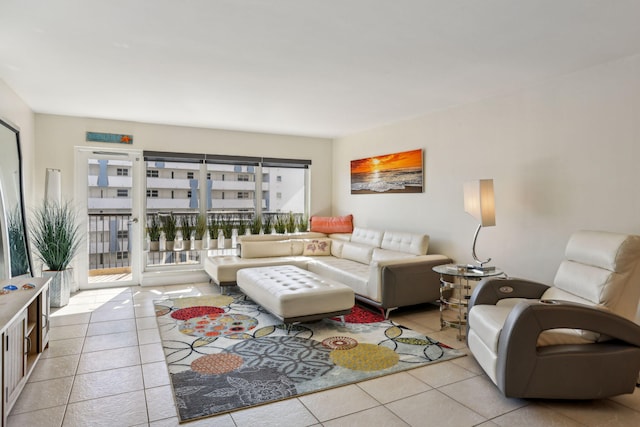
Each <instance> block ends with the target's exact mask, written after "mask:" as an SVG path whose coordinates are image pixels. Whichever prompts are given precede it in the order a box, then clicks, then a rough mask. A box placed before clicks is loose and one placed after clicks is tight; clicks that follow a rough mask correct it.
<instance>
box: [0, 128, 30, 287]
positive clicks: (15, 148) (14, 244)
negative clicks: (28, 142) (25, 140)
mask: <svg viewBox="0 0 640 427" xmlns="http://www.w3.org/2000/svg"><path fill="white" fill-rule="evenodd" d="M0 153H2V154H1V155H0V235H1V238H0V278H2V279H9V278H11V277H17V276H31V275H32V271H33V270H32V268H31V257H30V256H29V243H28V238H27V231H26V230H27V229H26V222H25V218H26V216H25V208H24V195H23V192H22V166H21V155H20V132H19V131H18V129H17V128H16V127H14V126H12V125H11V124H9V123H8V122H6V121H3V120H0Z"/></svg>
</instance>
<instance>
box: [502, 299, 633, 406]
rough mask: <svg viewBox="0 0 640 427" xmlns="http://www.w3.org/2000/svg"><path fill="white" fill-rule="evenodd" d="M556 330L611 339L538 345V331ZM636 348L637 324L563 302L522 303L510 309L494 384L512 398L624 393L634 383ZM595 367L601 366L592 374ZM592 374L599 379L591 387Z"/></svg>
mask: <svg viewBox="0 0 640 427" xmlns="http://www.w3.org/2000/svg"><path fill="white" fill-rule="evenodd" d="M556 328H577V329H584V330H590V331H594V332H599V333H601V334H605V335H607V336H608V337H611V338H613V339H611V340H608V341H604V342H597V343H593V344H559V345H551V346H546V347H537V341H538V336H539V335H540V333H541V332H542V331H545V330H548V329H556ZM639 348H640V325H637V324H635V323H633V322H632V321H630V320H628V319H625V318H623V317H621V316H618V315H616V314H613V313H611V312H608V311H605V310H603V309H599V308H595V307H591V306H587V305H583V304H577V303H572V302H566V301H557V300H547V301H544V300H543V301H542V302H541V301H523V302H520V303H518V304H517V305H516V306H515V307H514V308H513V309H512V310H511V312H510V313H509V316H507V319H506V321H505V324H504V327H503V329H502V332H501V333H500V337H499V340H498V360H497V367H496V384H497V385H498V387H499V388H500V390H502V392H503V393H504V394H505V395H506V396H510V397H541V396H546V397H555V398H558V397H560V398H567V397H571V398H593V396H602V397H606V396H609V395H614V394H620V393H628V392H629V391H628V389H629V387H631V389H633V386H634V385H635V382H636V379H637V374H638V366H640V364H639V363H638V356H639V354H640V352H639ZM598 364H604V366H600V368H599V370H598V371H597V372H596V373H594V372H593V366H599V365H598ZM590 374H594V375H598V378H599V380H598V381H597V382H596V384H595V386H594V382H593V380H591V379H589V376H590ZM569 377H570V378H571V381H567V378H569ZM594 387H595V388H594Z"/></svg>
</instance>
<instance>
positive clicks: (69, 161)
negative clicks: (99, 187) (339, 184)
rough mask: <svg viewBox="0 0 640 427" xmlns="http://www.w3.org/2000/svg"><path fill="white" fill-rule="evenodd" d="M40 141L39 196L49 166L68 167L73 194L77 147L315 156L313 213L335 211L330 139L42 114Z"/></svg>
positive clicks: (68, 191) (65, 176) (65, 174)
mask: <svg viewBox="0 0 640 427" xmlns="http://www.w3.org/2000/svg"><path fill="white" fill-rule="evenodd" d="M87 131H92V132H108V133H116V134H129V135H133V144H132V145H125V144H107V143H102V144H101V143H96V142H86V141H85V139H86V132H87ZM36 141H37V143H36V147H37V152H36V156H35V170H34V171H33V175H34V179H35V182H36V193H37V197H38V198H37V200H40V198H42V197H43V196H44V182H45V170H46V169H47V168H56V169H60V170H61V171H62V187H63V194H64V195H66V196H67V197H68V198H71V197H73V188H74V179H75V177H74V164H73V162H74V147H75V146H84V147H108V148H111V149H118V148H122V149H139V150H145V149H146V150H156V151H174V152H194V153H207V154H225V155H244V156H259V157H280V158H293V159H310V160H311V161H312V165H311V176H312V179H311V193H312V195H313V196H312V201H311V214H317V215H328V214H330V213H331V170H332V161H333V157H332V149H333V145H332V141H331V140H329V139H322V138H309V137H298V136H287V135H273V134H261V133H250V132H236V131H224V130H215V129H201V128H190V127H180V126H167V125H156V124H146V123H137V122H126V121H115V120H101V119H89V118H81V117H68V116H56V115H47V114H36Z"/></svg>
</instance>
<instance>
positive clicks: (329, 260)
mask: <svg viewBox="0 0 640 427" xmlns="http://www.w3.org/2000/svg"><path fill="white" fill-rule="evenodd" d="M307 269H308V270H309V271H311V272H313V273H315V274H317V275H319V276H322V277H327V278H329V279H332V280H336V281H338V282H340V283H344V284H345V285H347V286H349V287H350V288H351V289H353V291H354V292H355V293H356V294H359V295H363V296H366V297H369V298H372V299H376V298H374V297H377V295H376V294H375V292H374V293H372V292H371V290H370V289H369V283H368V279H369V266H368V265H366V264H361V263H359V262H355V261H350V260H348V259H344V258H335V257H312V259H311V261H310V262H309V263H308V264H307ZM376 301H379V299H376Z"/></svg>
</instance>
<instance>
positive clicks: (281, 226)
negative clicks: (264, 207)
mask: <svg viewBox="0 0 640 427" xmlns="http://www.w3.org/2000/svg"><path fill="white" fill-rule="evenodd" d="M273 228H274V230H275V231H276V233H278V234H284V233H286V232H287V219H286V217H285V216H284V215H277V216H276V222H275V224H274V225H273Z"/></svg>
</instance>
